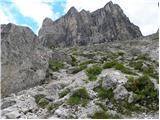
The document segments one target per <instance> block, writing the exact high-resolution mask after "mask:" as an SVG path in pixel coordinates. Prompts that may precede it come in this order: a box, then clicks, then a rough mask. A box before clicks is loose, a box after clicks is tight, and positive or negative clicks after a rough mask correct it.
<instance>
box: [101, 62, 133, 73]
mask: <svg viewBox="0 0 160 120" xmlns="http://www.w3.org/2000/svg"><path fill="white" fill-rule="evenodd" d="M103 68H104V69H106V68H115V69H116V70H120V71H121V72H123V73H126V74H133V73H132V71H131V70H130V69H129V68H126V67H125V66H124V65H123V64H122V63H119V62H118V61H116V60H113V61H110V62H106V63H104V65H103Z"/></svg>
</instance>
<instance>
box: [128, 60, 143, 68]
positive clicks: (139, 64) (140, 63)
mask: <svg viewBox="0 0 160 120" xmlns="http://www.w3.org/2000/svg"><path fill="white" fill-rule="evenodd" d="M129 65H130V66H131V67H133V68H134V69H136V70H142V66H143V61H142V60H139V61H135V62H133V61H132V62H130V63H129Z"/></svg>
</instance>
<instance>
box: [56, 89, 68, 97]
mask: <svg viewBox="0 0 160 120" xmlns="http://www.w3.org/2000/svg"><path fill="white" fill-rule="evenodd" d="M69 92H70V90H69V89H65V90H63V91H61V92H59V93H58V95H59V98H62V97H64V96H66V95H67V94H68V93H69Z"/></svg>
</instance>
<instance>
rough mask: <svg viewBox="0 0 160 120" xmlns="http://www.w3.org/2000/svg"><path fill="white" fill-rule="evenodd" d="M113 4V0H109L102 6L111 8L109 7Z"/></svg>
mask: <svg viewBox="0 0 160 120" xmlns="http://www.w3.org/2000/svg"><path fill="white" fill-rule="evenodd" d="M113 6H114V4H113V2H112V1H110V2H108V3H107V4H106V5H105V6H104V8H108V7H109V8H111V7H113Z"/></svg>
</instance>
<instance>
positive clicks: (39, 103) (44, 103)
mask: <svg viewBox="0 0 160 120" xmlns="http://www.w3.org/2000/svg"><path fill="white" fill-rule="evenodd" d="M48 104H49V101H48V100H46V99H45V98H41V99H40V100H39V102H38V105H39V106H40V107H42V108H45V107H46V106H47V105H48Z"/></svg>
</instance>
